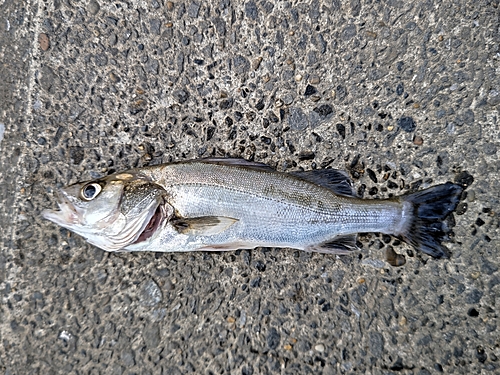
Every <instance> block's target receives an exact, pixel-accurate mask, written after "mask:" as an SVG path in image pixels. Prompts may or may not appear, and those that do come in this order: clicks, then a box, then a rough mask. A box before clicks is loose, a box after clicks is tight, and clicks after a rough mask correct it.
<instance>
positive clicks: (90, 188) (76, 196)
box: [42, 173, 174, 251]
mask: <svg viewBox="0 0 500 375" xmlns="http://www.w3.org/2000/svg"><path fill="white" fill-rule="evenodd" d="M57 197H58V202H57V203H58V206H59V210H58V211H56V210H45V211H43V212H42V216H43V217H44V218H45V219H48V220H50V221H52V222H54V223H56V224H58V225H60V226H62V227H64V228H66V229H68V230H70V231H72V232H74V233H76V234H78V235H80V236H82V237H84V238H85V239H86V240H87V242H89V243H91V244H93V245H95V246H97V247H100V248H101V249H103V250H106V251H120V250H122V249H123V248H124V247H126V246H128V245H130V244H134V243H139V242H143V241H150V240H151V239H152V238H153V237H154V236H156V235H157V234H158V232H159V229H160V228H161V227H163V226H164V225H165V224H166V223H167V222H168V219H169V218H170V217H171V216H172V215H173V211H174V210H173V208H172V207H171V206H170V205H168V204H167V203H166V199H165V197H166V192H165V190H164V189H163V188H162V187H161V186H159V185H157V184H155V183H153V182H151V181H150V180H149V179H147V178H145V177H143V176H138V175H134V174H131V173H122V174H115V175H110V176H108V177H105V178H102V179H98V180H93V181H87V182H82V183H76V184H73V185H69V186H66V187H64V188H62V189H60V190H59V191H58V193H57Z"/></svg>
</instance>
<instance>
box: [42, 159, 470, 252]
mask: <svg viewBox="0 0 500 375" xmlns="http://www.w3.org/2000/svg"><path fill="white" fill-rule="evenodd" d="M463 190H464V186H462V185H459V184H456V183H452V182H446V183H444V184H440V185H436V186H432V187H430V188H427V189H424V190H421V191H417V192H414V193H411V194H404V195H400V196H396V197H392V198H389V199H361V198H359V197H357V194H356V192H355V190H354V188H353V183H352V180H351V179H350V177H349V175H348V174H347V173H346V172H344V171H342V170H337V169H321V170H309V171H297V172H291V173H285V172H278V171H276V170H274V169H273V168H271V167H270V166H268V165H266V164H263V163H257V162H251V161H246V160H244V159H237V158H206V159H195V160H188V161H178V162H173V163H168V164H159V165H154V166H146V167H142V168H136V169H131V170H128V171H124V172H119V173H114V174H110V175H108V176H106V177H103V178H100V179H95V180H92V181H86V182H81V183H76V184H72V185H69V186H67V187H64V188H61V189H60V190H59V191H58V192H57V198H58V202H57V203H58V206H59V209H58V210H44V211H43V212H42V216H43V217H44V218H45V219H48V220H50V221H52V222H54V223H55V224H57V225H60V226H61V227H64V228H66V229H68V230H70V231H72V232H74V233H76V234H78V235H80V236H82V237H83V238H84V239H85V240H86V241H87V242H89V243H90V244H92V245H95V246H97V247H99V248H101V249H103V250H106V251H110V252H118V251H120V252H123V251H154V252H189V251H230V250H237V249H253V248H256V247H278V248H293V249H298V250H304V251H309V252H319V253H326V254H348V253H351V252H352V251H355V250H357V249H358V248H359V247H358V244H359V243H358V241H357V235H358V233H368V232H375V233H383V234H388V235H392V236H394V237H397V238H399V239H401V240H403V241H405V242H406V243H408V244H410V245H411V246H413V247H414V248H415V249H417V250H419V251H421V252H423V253H425V254H428V255H430V256H432V257H435V258H446V257H449V255H450V252H449V249H448V248H447V247H445V246H444V245H443V244H442V242H444V241H450V240H451V238H450V234H451V233H452V232H451V228H452V226H453V220H452V217H453V215H452V213H453V212H454V211H455V210H456V208H457V205H458V203H459V201H460V199H461V196H462V192H463Z"/></svg>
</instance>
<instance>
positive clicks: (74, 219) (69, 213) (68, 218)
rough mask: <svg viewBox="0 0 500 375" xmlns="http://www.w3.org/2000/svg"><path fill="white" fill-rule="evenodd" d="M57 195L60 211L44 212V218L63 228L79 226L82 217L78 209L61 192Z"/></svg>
mask: <svg viewBox="0 0 500 375" xmlns="http://www.w3.org/2000/svg"><path fill="white" fill-rule="evenodd" d="M56 195H57V205H58V206H59V211H57V210H43V211H42V213H41V215H42V217H43V218H44V219H47V220H50V221H52V222H53V223H56V224H57V225H60V226H62V227H68V226H72V225H75V224H77V223H78V222H79V221H80V215H79V213H78V211H77V209H76V207H75V206H74V205H73V204H72V203H71V202H70V201H69V199H68V198H67V197H66V196H65V194H64V193H62V192H61V191H57V192H56Z"/></svg>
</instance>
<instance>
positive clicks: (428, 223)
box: [399, 182, 464, 258]
mask: <svg viewBox="0 0 500 375" xmlns="http://www.w3.org/2000/svg"><path fill="white" fill-rule="evenodd" d="M463 190H464V188H463V187H462V186H460V185H457V184H453V183H451V182H447V183H445V184H442V185H437V186H433V187H431V188H429V189H425V190H422V191H418V192H416V193H413V194H409V195H406V196H403V197H402V199H403V202H404V205H405V211H407V212H408V216H409V217H408V219H407V221H406V223H405V224H404V225H403V228H402V231H401V233H399V235H400V236H401V237H402V239H403V240H404V241H405V242H408V243H409V244H411V245H413V246H414V247H415V248H416V249H418V250H420V251H422V252H424V253H426V254H428V255H431V256H433V257H435V258H448V257H449V251H448V249H447V248H446V247H445V246H443V245H442V244H441V241H447V240H449V239H450V237H449V234H450V233H451V228H452V227H453V224H454V223H453V222H452V220H449V219H452V216H451V217H449V216H450V214H451V213H452V212H453V211H455V209H456V208H457V205H458V203H459V201H460V197H461V195H462V191H463ZM447 219H448V220H447Z"/></svg>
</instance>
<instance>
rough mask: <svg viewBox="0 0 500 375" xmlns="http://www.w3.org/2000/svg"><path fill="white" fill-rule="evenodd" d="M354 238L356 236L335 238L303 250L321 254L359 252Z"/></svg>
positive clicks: (349, 235)
mask: <svg viewBox="0 0 500 375" xmlns="http://www.w3.org/2000/svg"><path fill="white" fill-rule="evenodd" d="M356 238H357V235H356V234H348V235H345V236H337V237H335V238H333V239H332V240H330V241H326V242H322V243H320V244H317V245H312V246H309V247H307V248H306V249H305V250H306V251H313V252H315V253H323V254H349V253H350V252H351V251H355V250H359V248H358V246H357V245H356Z"/></svg>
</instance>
